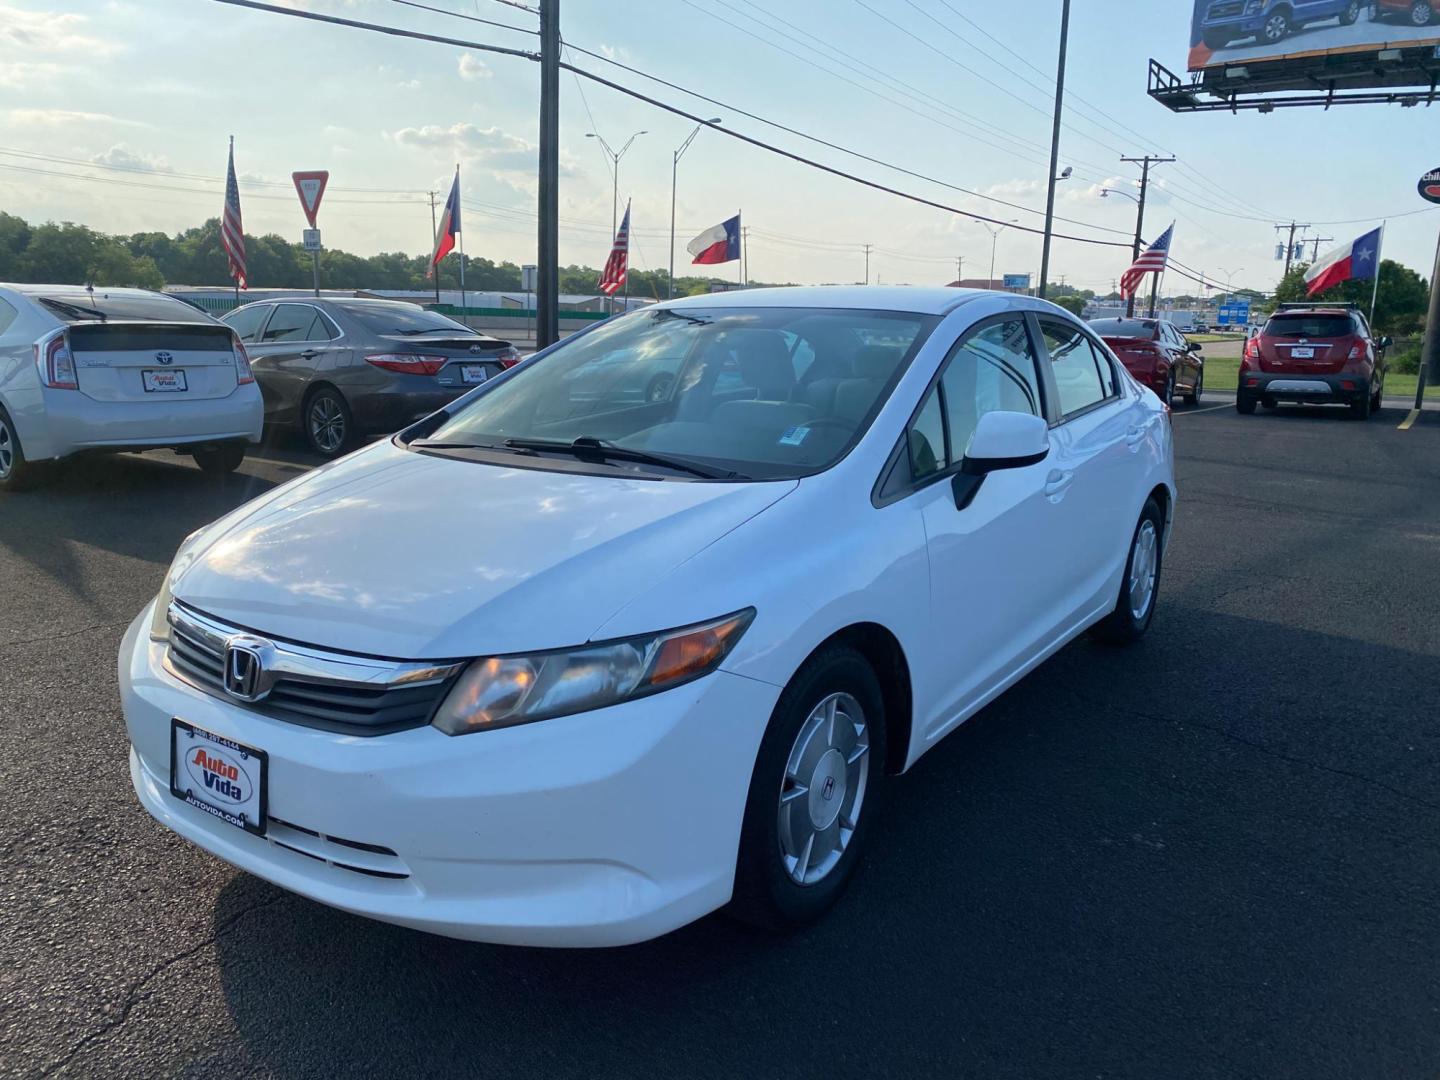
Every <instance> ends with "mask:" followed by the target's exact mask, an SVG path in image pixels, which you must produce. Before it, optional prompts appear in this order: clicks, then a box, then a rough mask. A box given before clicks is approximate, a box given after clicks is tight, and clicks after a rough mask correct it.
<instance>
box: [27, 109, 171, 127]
mask: <svg viewBox="0 0 1440 1080" xmlns="http://www.w3.org/2000/svg"><path fill="white" fill-rule="evenodd" d="M5 115H6V116H7V117H8V118H9V120H10V122H11V123H12V124H16V125H19V126H22V127H60V126H62V125H66V124H122V125H125V126H127V127H149V126H150V125H149V124H143V123H141V122H140V121H138V120H122V119H120V117H118V116H111V115H110V114H109V113H95V112H80V111H78V110H75V109H10V110H9V111H8V112H7V113H6V114H5Z"/></svg>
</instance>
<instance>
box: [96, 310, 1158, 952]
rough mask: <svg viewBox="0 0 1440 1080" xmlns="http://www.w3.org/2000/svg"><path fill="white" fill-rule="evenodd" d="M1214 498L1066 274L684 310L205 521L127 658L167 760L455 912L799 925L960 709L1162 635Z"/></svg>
mask: <svg viewBox="0 0 1440 1080" xmlns="http://www.w3.org/2000/svg"><path fill="white" fill-rule="evenodd" d="M622 361H623V362H622ZM662 372H663V373H665V376H666V378H665V382H666V387H665V389H664V392H657V393H655V394H636V393H634V392H633V390H634V387H635V386H648V385H651V382H652V379H653V376H654V375H656V374H658V373H662ZM1174 505H1175V482H1174V467H1173V448H1172V435H1171V429H1170V421H1169V413H1168V410H1167V409H1166V408H1165V406H1163V405H1162V404H1161V403H1160V401H1159V399H1157V398H1156V397H1155V395H1154V394H1152V393H1150V392H1149V391H1148V390H1145V389H1143V388H1141V387H1140V386H1139V385H1137V384H1136V383H1135V382H1134V381H1133V380H1132V379H1131V378H1130V377H1129V376H1128V375H1127V374H1126V372H1125V369H1124V368H1123V367H1122V366H1121V365H1120V364H1119V363H1118V362H1116V360H1115V358H1114V357H1113V356H1112V355H1111V354H1110V352H1109V350H1108V349H1107V348H1106V347H1105V346H1104V344H1103V343H1101V342H1100V341H1099V340H1098V339H1097V338H1095V337H1093V336H1092V335H1091V334H1090V333H1089V331H1088V330H1087V329H1086V328H1085V326H1084V325H1083V324H1082V323H1081V322H1079V321H1077V320H1076V319H1075V318H1073V317H1072V316H1070V315H1069V314H1067V313H1065V312H1064V311H1062V310H1061V309H1060V308H1058V307H1054V306H1052V305H1050V304H1047V303H1045V302H1044V301H1039V300H1032V299H1029V298H1025V297H1019V296H1013V295H1005V294H998V293H988V292H970V291H961V290H955V289H892V288H820V289H810V288H805V289H770V290H761V291H754V292H741V293H726V294H717V295H712V296H705V297H692V298H687V299H683V300H676V301H673V302H670V303H665V304H659V305H656V306H654V307H650V308H647V309H645V310H643V311H638V312H635V313H632V314H629V315H625V316H623V317H621V318H616V319H613V320H610V321H607V322H605V323H602V324H600V325H598V326H596V327H595V328H593V329H591V330H589V331H587V332H585V333H583V334H579V335H576V336H574V337H571V338H569V339H567V340H566V341H563V342H561V343H560V344H559V345H557V346H554V347H552V348H551V349H549V350H547V351H545V352H543V353H540V354H538V355H537V356H536V357H535V358H533V359H532V360H530V361H528V362H527V363H525V364H522V365H520V366H518V367H516V368H515V369H513V370H511V371H509V372H507V373H506V374H504V375H502V376H500V377H498V378H496V379H494V380H492V381H491V382H489V383H486V384H485V385H484V386H483V387H480V388H478V389H477V390H476V391H475V392H473V393H472V394H470V395H467V396H466V397H464V398H461V399H460V400H458V401H456V402H455V403H453V404H452V405H450V406H449V407H447V408H446V409H444V410H443V411H442V412H440V413H437V414H435V415H434V416H432V417H429V418H427V419H426V420H424V421H421V422H420V423H418V424H416V425H415V426H413V427H411V428H409V429H407V430H405V431H403V432H401V433H400V434H399V435H397V436H395V437H394V438H391V439H387V440H384V441H382V442H379V443H377V444H375V445H372V446H370V447H368V448H366V449H364V450H361V451H359V452H357V453H354V454H351V455H350V456H349V457H346V458H343V459H341V460H339V461H337V462H335V463H333V464H330V465H327V466H324V467H322V468H320V469H317V470H315V471H314V472H311V473H309V474H308V475H306V476H303V477H301V478H298V479H296V480H294V481H292V482H290V483H289V484H287V485H285V486H283V487H280V488H277V489H275V490H274V491H271V492H269V493H268V494H266V495H264V496H263V497H261V498H259V499H257V500H255V501H254V502H252V503H250V504H248V505H246V506H243V507H241V508H240V509H238V510H236V511H234V512H233V513H231V514H230V515H229V516H227V517H225V518H222V519H221V520H219V521H217V522H215V523H214V524H212V525H210V526H208V527H206V528H204V529H201V530H200V531H199V532H197V533H195V534H194V535H192V536H191V537H189V538H188V539H187V540H186V541H185V543H184V545H183V546H182V547H181V549H180V551H179V553H178V555H177V556H176V558H175V561H174V564H173V565H172V566H171V568H170V570H169V572H168V573H167V574H166V576H165V582H164V587H163V589H162V590H161V592H160V595H159V596H158V597H157V598H156V599H155V601H154V602H153V603H152V604H151V605H150V606H149V607H147V608H146V609H145V610H144V611H143V612H142V613H141V614H140V615H139V617H138V618H137V619H136V620H135V622H134V624H133V625H132V626H131V627H130V629H129V631H128V632H127V633H126V635H125V639H124V643H123V644H122V646H121V651H120V687H121V695H122V699H123V704H124V712H125V720H126V725H127V727H128V730H129V736H130V741H131V744H132V750H131V755H130V771H131V776H132V778H133V780H134V784H135V790H136V792H137V793H138V795H139V798H140V801H141V802H142V803H143V804H144V805H145V807H146V808H147V809H148V810H149V811H150V813H151V814H153V815H154V816H155V817H156V818H157V819H159V821H161V822H162V823H163V824H165V825H166V826H168V827H169V828H171V829H173V830H174V831H175V832H177V833H179V834H181V835H182V836H185V837H187V838H189V839H190V840H192V841H193V842H195V843H196V844H198V845H200V846H201V847H203V848H205V849H206V850H208V851H211V852H213V853H214V854H216V855H218V856H220V857H221V858H222V859H224V860H226V861H227V862H230V863H232V864H233V865H235V866H237V867H241V868H243V869H245V870H248V871H250V872H252V873H255V874H257V875H259V876H261V877H263V878H266V879H268V880H270V881H272V882H274V883H276V884H277V885H280V886H282V887H283V888H286V889H291V890H293V891H295V892H297V893H301V894H303V895H305V896H308V897H312V898H314V899H316V900H319V901H321V902H323V903H326V904H331V905H334V906H335V907H337V908H343V909H345V910H347V911H351V912H356V913H359V914H362V915H367V916H371V917H373V918H376V919H382V920H385V921H387V922H392V923H398V924H401V925H404V926H410V927H416V928H419V929H423V930H429V931H433V932H435V933H439V934H446V935H451V936H454V937H461V938H472V939H478V940H484V941H497V942H514V943H526V944H541V945H616V944H623V943H626V942H634V941H639V940H643V939H646V938H650V937H654V936H656V935H658V934H663V933H665V932H667V931H669V930H672V929H674V928H676V927H678V926H681V925H683V924H685V923H687V922H689V921H691V920H693V919H696V918H698V917H700V916H702V915H704V914H706V913H707V912H710V911H713V910H715V909H717V908H720V907H722V906H725V905H727V904H728V905H729V906H730V907H731V909H732V910H733V911H735V912H737V913H739V914H741V915H743V916H745V917H748V918H751V919H753V920H757V921H760V922H764V923H768V924H771V925H774V926H779V927H785V926H794V925H798V924H801V923H804V922H806V921H808V920H811V919H813V918H815V917H817V916H818V915H819V914H820V913H821V912H823V911H824V910H825V909H826V908H827V907H828V906H829V905H830V904H831V903H832V902H833V901H834V900H835V898H836V897H837V895H838V894H839V892H840V890H841V889H842V888H843V887H844V886H845V884H846V882H847V881H848V879H849V878H850V877H851V875H852V873H853V871H854V870H855V867H856V864H857V862H858V861H859V859H860V853H861V850H862V848H863V847H864V845H865V843H866V842H867V840H873V839H876V838H878V837H877V835H875V834H874V829H875V818H876V815H877V813H878V812H879V810H880V805H881V800H882V797H883V796H884V794H885V789H886V786H887V784H889V783H890V782H892V780H893V778H894V777H895V776H896V775H897V774H899V773H902V772H904V771H905V770H906V769H907V768H908V767H909V766H911V765H912V764H914V762H915V761H916V760H917V759H918V758H919V757H920V756H921V755H922V754H923V753H924V752H925V751H926V750H928V749H929V748H930V747H932V746H934V745H935V743H936V742H937V741H938V740H939V739H940V738H941V737H942V736H944V735H945V734H946V733H947V732H950V731H952V730H954V729H955V728H956V727H957V726H958V725H960V724H961V723H963V722H964V721H965V720H966V719H967V718H968V717H970V716H971V715H972V714H974V713H975V712H976V711H977V710H978V709H980V708H981V707H982V706H984V705H985V704H986V703H987V702H988V701H990V700H992V699H993V698H994V697H996V696H997V695H998V694H1000V693H1002V692H1003V691H1004V690H1005V689H1006V687H1008V686H1010V685H1011V684H1012V683H1014V682H1015V681H1016V680H1018V679H1020V678H1021V677H1022V676H1024V675H1025V674H1026V672H1028V671H1030V670H1031V669H1033V668H1034V667H1035V666H1036V665H1038V664H1040V663H1041V662H1043V661H1044V660H1045V658H1046V657H1048V656H1049V655H1050V654H1052V653H1054V652H1055V651H1056V650H1057V649H1059V648H1061V647H1062V646H1063V645H1065V643H1066V642H1068V641H1070V640H1072V639H1073V638H1075V637H1076V636H1077V635H1079V634H1082V633H1084V632H1085V631H1087V630H1090V631H1094V632H1095V633H1096V634H1097V635H1098V636H1100V637H1101V638H1103V639H1104V640H1107V641H1111V642H1125V641H1130V640H1132V639H1134V638H1137V637H1138V636H1140V635H1141V634H1143V633H1144V632H1145V630H1146V628H1147V626H1148V625H1149V623H1150V620H1151V617H1152V616H1153V614H1154V610H1155V600H1156V595H1157V590H1158V586H1159V580H1160V570H1161V565H1162V555H1163V552H1164V550H1165V546H1166V542H1167V540H1168V538H1169V532H1170V522H1171V520H1172V515H1173V510H1174Z"/></svg>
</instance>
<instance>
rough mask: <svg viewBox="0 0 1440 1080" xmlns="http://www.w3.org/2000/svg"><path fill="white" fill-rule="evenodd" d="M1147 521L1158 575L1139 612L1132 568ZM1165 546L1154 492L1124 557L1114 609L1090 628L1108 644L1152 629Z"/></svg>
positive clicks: (1126, 640) (1124, 641)
mask: <svg viewBox="0 0 1440 1080" xmlns="http://www.w3.org/2000/svg"><path fill="white" fill-rule="evenodd" d="M1147 524H1148V525H1149V526H1150V527H1151V528H1152V529H1153V530H1154V532H1153V542H1154V549H1153V550H1154V560H1155V579H1154V583H1153V585H1152V587H1151V589H1150V595H1149V599H1148V600H1147V601H1146V603H1145V608H1144V611H1143V613H1142V614H1141V615H1139V616H1137V615H1136V614H1135V612H1134V610H1133V608H1132V606H1131V603H1130V571H1131V569H1132V567H1133V565H1134V562H1135V557H1136V553H1137V551H1138V550H1139V548H1138V547H1137V544H1138V543H1139V540H1140V537H1141V534H1142V531H1143V530H1144V529H1145V527H1146V525H1147ZM1164 549H1165V515H1164V514H1162V513H1161V512H1160V504H1159V503H1157V502H1156V501H1155V497H1154V496H1153V495H1152V496H1151V497H1150V498H1148V499H1146V500H1145V506H1144V508H1143V509H1141V511H1140V520H1139V521H1137V522H1136V523H1135V531H1134V532H1133V533H1132V534H1131V536H1130V553H1129V555H1127V556H1126V558H1125V573H1124V574H1122V575H1121V577H1120V595H1119V596H1117V597H1116V598H1115V607H1114V610H1112V611H1111V612H1110V614H1109V615H1106V616H1105V618H1103V619H1101V620H1100V621H1099V622H1098V623H1096V624H1095V625H1094V627H1092V628H1091V633H1092V634H1093V635H1094V636H1095V638H1096V639H1097V640H1099V641H1103V642H1105V644H1107V645H1128V644H1129V643H1130V642H1132V641H1138V640H1139V639H1140V638H1141V637H1143V636H1144V634H1145V631H1146V630H1148V629H1150V622H1151V620H1152V619H1154V618H1155V604H1156V603H1157V601H1158V600H1159V597H1160V577H1161V574H1160V572H1161V570H1162V569H1164V562H1165V560H1164Z"/></svg>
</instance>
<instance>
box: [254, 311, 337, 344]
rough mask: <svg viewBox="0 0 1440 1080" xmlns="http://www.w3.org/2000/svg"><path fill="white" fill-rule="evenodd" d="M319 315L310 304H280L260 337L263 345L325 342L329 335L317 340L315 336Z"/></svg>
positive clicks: (323, 335) (321, 335)
mask: <svg viewBox="0 0 1440 1080" xmlns="http://www.w3.org/2000/svg"><path fill="white" fill-rule="evenodd" d="M317 319H319V314H318V313H317V312H316V310H315V309H314V308H312V307H311V306H310V305H308V304H278V305H276V308H275V314H273V315H271V316H270V321H269V322H268V323H266V324H265V332H264V333H263V334H262V335H261V336H260V343H261V344H262V345H269V344H272V343H278V342H282V341H316V340H320V341H324V340H325V339H326V337H327V336H328V335H326V334H324V333H321V334H320V337H319V338H318V339H317V338H316V337H315V336H314V334H315V333H316V332H317V331H316V329H315V323H316V320H317Z"/></svg>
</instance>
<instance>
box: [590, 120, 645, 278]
mask: <svg viewBox="0 0 1440 1080" xmlns="http://www.w3.org/2000/svg"><path fill="white" fill-rule="evenodd" d="M644 134H646V132H644V131H637V132H635V134H634V135H631V136H630V138H628V139H626V140H625V145H624V146H622V147H620V149H619V150H618V151H616V150H612V149H611V148H610V144H609V143H607V142H606V141H605V139H604V137H603V136H601V135H598V134H596V133H595V132H593V131H587V132H586V133H585V137H586V138H587V139H594V140H596V141H597V142H599V144H600V148H601V149H602V150H604V151H605V156H606V157H608V158H609V159H610V166H611V167H610V175H611V178H612V181H611V185H610V236H611V239H612V240H613V239H614V236H615V230H616V228H617V227H618V226H619V223H620V217H619V215H620V159H621V158H623V157H624V156H625V152H626V151H627V150H629V149H630V146H631V144H632V143H634V142H635V140H636V139H638V138H639V137H640V136H641V135H644ZM625 281H626V283H627V284H628V283H629V281H630V275H629V274H626V275H625ZM626 295H629V289H626ZM610 302H611V303H612V304H613V303H614V302H615V298H614V297H613V296H612V297H611V298H610Z"/></svg>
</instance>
